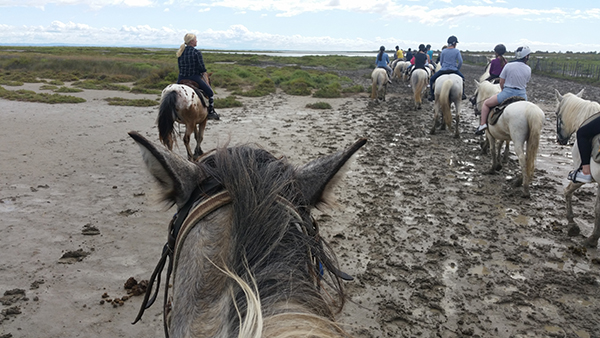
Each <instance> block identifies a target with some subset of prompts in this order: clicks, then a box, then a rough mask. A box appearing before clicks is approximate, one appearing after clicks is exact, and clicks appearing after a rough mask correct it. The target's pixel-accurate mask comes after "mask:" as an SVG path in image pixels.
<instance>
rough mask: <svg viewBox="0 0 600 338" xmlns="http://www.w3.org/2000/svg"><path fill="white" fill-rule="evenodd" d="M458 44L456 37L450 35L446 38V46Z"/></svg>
mask: <svg viewBox="0 0 600 338" xmlns="http://www.w3.org/2000/svg"><path fill="white" fill-rule="evenodd" d="M455 43H458V39H457V38H456V36H454V35H452V36H450V37H449V38H448V46H450V45H453V44H455Z"/></svg>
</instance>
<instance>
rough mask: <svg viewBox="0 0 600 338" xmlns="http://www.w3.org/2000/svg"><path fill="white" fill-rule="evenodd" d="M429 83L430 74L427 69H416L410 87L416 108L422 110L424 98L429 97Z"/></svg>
mask: <svg viewBox="0 0 600 338" xmlns="http://www.w3.org/2000/svg"><path fill="white" fill-rule="evenodd" d="M428 83H429V73H428V72H427V71H426V70H425V69H421V68H418V69H415V70H414V71H413V72H412V75H411V78H410V85H411V87H412V90H413V96H414V98H415V106H416V108H417V109H421V103H422V99H421V98H422V97H427V84H428Z"/></svg>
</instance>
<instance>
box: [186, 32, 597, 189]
mask: <svg viewBox="0 0 600 338" xmlns="http://www.w3.org/2000/svg"><path fill="white" fill-rule="evenodd" d="M457 44H458V39H457V38H456V36H454V35H452V36H450V37H449V38H448V41H447V45H445V46H444V47H443V48H442V52H441V53H440V55H439V57H438V60H436V64H439V65H440V67H439V70H437V71H436V72H435V73H434V74H433V75H432V76H431V77H430V79H429V87H430V94H429V97H428V98H429V101H433V100H434V84H435V80H436V79H437V78H438V77H440V76H441V75H444V74H457V75H458V76H460V77H461V78H462V79H463V81H464V78H465V77H464V75H463V74H462V73H461V72H460V68H461V66H462V64H463V59H462V55H461V54H460V50H459V49H458V48H456V45H457ZM196 45H197V39H196V35H194V34H192V33H188V34H186V35H185V36H184V43H183V44H181V46H180V48H179V50H178V51H177V61H178V62H177V63H178V66H179V77H178V79H177V82H178V83H179V82H180V81H182V80H191V81H193V82H195V85H196V86H195V87H196V88H195V90H196V91H197V93H198V94H199V95H202V94H204V96H206V97H207V98H208V118H209V119H215V120H219V118H220V117H219V115H218V114H217V112H216V111H215V108H214V92H213V90H212V88H211V87H210V83H209V79H208V76H207V71H206V66H205V65H204V60H203V58H202V52H200V51H199V50H197V49H196V48H195V47H196ZM494 53H495V58H494V59H493V60H492V61H491V62H490V65H489V74H490V75H489V77H488V78H487V80H488V81H498V83H499V84H500V88H501V92H500V93H498V94H497V95H494V96H492V97H490V98H488V99H487V100H485V101H484V102H483V106H482V109H481V117H480V123H479V126H478V127H477V130H476V131H475V134H477V135H482V134H484V133H485V130H486V129H487V117H488V115H489V112H490V110H491V109H492V108H493V107H495V106H497V105H499V104H501V103H502V102H504V101H506V99H508V98H510V97H514V96H518V97H521V98H523V99H525V100H527V92H526V88H527V83H528V82H529V80H530V79H531V68H530V67H529V66H528V65H527V62H528V61H529V57H530V55H531V49H530V48H529V47H527V46H521V47H519V48H517V49H516V51H515V58H514V60H513V61H510V62H508V61H507V60H506V59H505V58H504V54H505V53H506V47H505V46H504V45H502V44H499V45H497V46H496V47H495V48H494ZM403 58H404V59H405V60H406V61H410V62H411V65H410V67H409V68H408V73H409V74H410V73H412V71H414V70H415V69H419V68H421V69H425V67H427V65H430V64H431V65H433V64H434V63H433V61H432V59H433V51H432V50H431V45H427V46H425V45H424V44H421V45H419V50H418V51H416V53H415V52H414V51H412V50H411V49H410V48H409V49H408V51H407V52H406V54H405V53H404V51H402V50H401V49H400V48H399V47H398V46H396V52H395V53H394V60H402V59H403ZM375 63H376V65H377V67H380V68H384V69H385V70H387V72H388V75H389V76H388V78H389V79H390V80H389V81H390V82H391V78H392V76H391V75H392V71H393V70H392V68H391V67H390V66H389V65H390V59H389V56H388V55H387V53H385V47H384V46H381V48H380V49H379V53H378V54H377V59H376V62H375ZM462 96H463V97H462V99H463V100H464V99H466V96H465V94H464V85H463V94H462ZM598 130H600V117H598V118H596V119H595V120H593V121H592V122H590V123H588V124H587V125H585V126H583V127H581V128H580V129H579V130H578V131H577V142H578V145H579V152H580V155H581V161H582V165H581V167H580V168H579V169H578V170H576V171H573V172H571V173H569V176H568V178H569V179H570V180H572V181H573V182H579V183H590V182H592V181H593V178H592V176H591V173H590V154H591V147H592V138H593V137H594V136H595V135H596V134H597V131H598Z"/></svg>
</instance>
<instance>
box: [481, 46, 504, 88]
mask: <svg viewBox="0 0 600 338" xmlns="http://www.w3.org/2000/svg"><path fill="white" fill-rule="evenodd" d="M494 52H495V53H496V58H495V59H493V60H492V61H490V76H489V77H488V78H487V79H486V81H491V80H493V79H497V78H499V77H500V73H501V72H502V69H503V68H504V66H505V65H506V64H507V63H508V62H507V61H506V59H505V58H504V56H502V55H504V53H506V47H504V45H503V44H499V45H496V47H494Z"/></svg>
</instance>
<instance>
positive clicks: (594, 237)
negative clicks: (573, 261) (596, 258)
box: [583, 184, 600, 248]
mask: <svg viewBox="0 0 600 338" xmlns="http://www.w3.org/2000/svg"><path fill="white" fill-rule="evenodd" d="M597 186H598V191H596V205H595V206H594V215H595V217H594V218H595V220H594V230H593V231H592V234H591V235H590V237H588V238H587V239H586V240H585V241H584V242H583V244H584V245H585V246H587V247H590V248H595V247H597V246H598V239H599V238H600V184H597Z"/></svg>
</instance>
